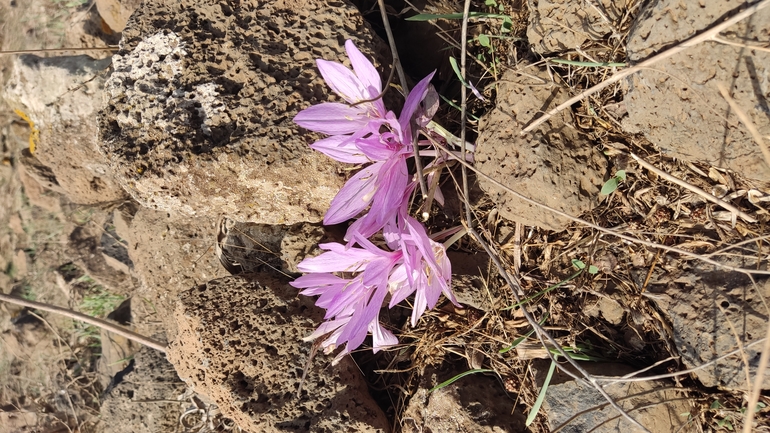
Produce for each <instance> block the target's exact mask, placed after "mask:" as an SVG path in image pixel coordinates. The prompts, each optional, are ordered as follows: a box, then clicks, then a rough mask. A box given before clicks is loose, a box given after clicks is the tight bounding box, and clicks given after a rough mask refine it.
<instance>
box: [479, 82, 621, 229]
mask: <svg viewBox="0 0 770 433" xmlns="http://www.w3.org/2000/svg"><path fill="white" fill-rule="evenodd" d="M527 72H528V74H529V75H530V76H534V75H537V76H542V77H543V81H539V80H536V79H535V78H530V77H526V76H523V75H519V74H518V73H517V72H516V71H513V70H509V71H507V72H506V73H505V75H503V78H502V79H501V80H500V84H499V87H498V93H497V107H495V109H494V110H492V111H491V112H490V113H488V114H486V115H485V116H484V117H483V118H482V119H481V124H480V127H479V131H480V133H479V138H478V141H477V149H476V168H478V169H479V170H480V171H481V172H483V173H485V174H487V175H489V176H491V177H492V178H493V179H496V180H497V181H499V182H501V183H503V184H505V185H507V186H509V187H510V188H511V189H513V190H514V191H516V192H518V193H520V194H522V195H524V196H525V197H529V198H531V199H533V200H535V201H538V202H540V203H543V204H546V205H548V206H550V207H552V208H556V209H559V210H561V211H563V212H566V213H568V214H570V215H573V216H579V215H580V214H581V213H583V212H585V211H587V210H589V209H590V208H591V206H592V205H595V204H596V203H597V200H598V198H599V191H600V189H601V186H602V184H603V182H604V177H605V175H606V171H607V160H606V159H605V157H604V156H603V155H602V154H601V152H599V150H598V149H597V148H596V146H595V145H594V144H593V143H592V142H591V141H590V140H589V139H588V137H586V136H585V135H583V134H581V133H580V132H578V131H577V130H576V129H575V128H573V127H571V126H570V125H569V123H570V121H571V120H570V117H569V114H568V112H566V111H562V112H561V113H559V114H557V115H556V116H554V117H551V118H550V119H549V120H548V121H546V122H545V123H544V124H543V125H541V126H540V127H538V128H537V129H536V130H535V131H533V132H532V133H529V134H527V135H524V136H521V135H519V131H521V128H523V127H524V126H526V125H527V124H529V123H530V122H532V121H533V120H534V119H535V118H536V117H539V116H540V114H542V112H543V111H547V110H548V109H550V107H551V106H556V105H558V104H559V103H561V102H562V101H564V100H566V98H567V97H568V95H566V94H565V92H563V91H562V90H561V89H560V88H559V87H557V86H550V85H548V84H544V83H548V82H549V80H548V75H547V74H546V73H544V72H543V71H538V70H536V69H534V68H529V69H528V70H527ZM544 101H548V102H549V103H550V105H549V106H544V105H543V103H544ZM479 183H480V185H481V188H482V189H483V190H484V191H485V192H486V193H487V194H489V195H490V197H491V198H492V200H494V201H495V202H496V203H497V207H498V209H499V212H500V216H502V217H504V218H506V219H508V220H511V221H516V222H520V223H523V224H525V225H530V226H538V227H542V228H545V229H550V230H556V231H559V230H563V229H564V228H566V227H567V225H568V224H569V222H570V221H569V220H568V219H566V218H563V217H560V216H557V215H555V214H553V213H552V212H549V211H546V210H544V209H542V208H540V207H537V206H534V205H531V204H529V203H526V202H525V201H523V200H521V199H519V198H517V197H515V196H514V195H513V194H511V193H509V192H507V191H505V190H503V189H502V188H499V187H497V186H495V185H493V184H492V183H490V182H486V181H484V180H483V179H480V181H479Z"/></svg>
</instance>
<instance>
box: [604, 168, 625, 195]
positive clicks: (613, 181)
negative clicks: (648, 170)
mask: <svg viewBox="0 0 770 433" xmlns="http://www.w3.org/2000/svg"><path fill="white" fill-rule="evenodd" d="M624 180H626V171H625V170H618V171H617V172H616V173H615V176H613V177H611V178H610V179H609V180H608V181H607V182H604V186H602V191H601V195H610V194H612V193H613V192H615V190H616V189H618V185H619V184H620V182H622V181H624Z"/></svg>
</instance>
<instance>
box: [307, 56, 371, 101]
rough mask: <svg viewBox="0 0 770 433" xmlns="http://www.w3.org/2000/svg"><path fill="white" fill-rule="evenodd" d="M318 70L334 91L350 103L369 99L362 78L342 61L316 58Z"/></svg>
mask: <svg viewBox="0 0 770 433" xmlns="http://www.w3.org/2000/svg"><path fill="white" fill-rule="evenodd" d="M316 65H318V71H319V72H321V75H322V76H323V77H324V80H326V84H328V85H329V87H331V88H332V90H334V93H336V94H338V95H340V96H341V97H342V99H344V100H346V101H348V102H349V103H351V104H352V103H355V102H358V101H363V100H364V99H369V98H368V97H367V95H368V92H366V88H365V87H364V85H363V83H361V80H359V79H358V77H356V75H355V74H354V73H353V71H351V70H350V69H348V68H346V67H345V66H343V65H342V64H341V63H337V62H330V61H328V60H323V59H318V60H316Z"/></svg>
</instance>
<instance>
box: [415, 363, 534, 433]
mask: <svg viewBox="0 0 770 433" xmlns="http://www.w3.org/2000/svg"><path fill="white" fill-rule="evenodd" d="M458 373H461V371H455V372H444V373H442V374H441V375H439V374H437V373H436V372H435V371H433V372H427V373H426V374H425V375H424V376H423V378H422V380H421V383H420V387H419V389H418V390H417V392H416V393H415V394H414V395H413V396H412V398H411V399H410V400H409V403H408V405H407V407H406V410H405V412H404V414H403V415H402V417H401V429H402V430H401V431H402V432H404V433H417V432H425V431H434V432H446V433H461V432H478V433H504V432H512V431H524V430H525V427H524V419H525V417H524V414H522V413H521V412H519V411H516V410H515V409H514V410H512V408H513V407H514V405H515V403H516V402H515V398H511V397H510V396H508V395H507V394H506V392H505V391H504V390H503V388H502V385H501V384H500V382H499V381H497V380H496V379H494V378H492V377H486V376H483V375H480V374H475V375H473V376H470V377H466V378H465V379H461V380H460V381H458V382H455V383H453V384H451V385H449V386H445V387H443V388H441V389H438V390H436V391H433V392H432V393H430V392H428V390H430V389H431V388H433V387H434V386H436V385H437V384H439V383H441V382H443V381H444V380H447V379H449V378H451V377H453V376H455V375H456V374H458Z"/></svg>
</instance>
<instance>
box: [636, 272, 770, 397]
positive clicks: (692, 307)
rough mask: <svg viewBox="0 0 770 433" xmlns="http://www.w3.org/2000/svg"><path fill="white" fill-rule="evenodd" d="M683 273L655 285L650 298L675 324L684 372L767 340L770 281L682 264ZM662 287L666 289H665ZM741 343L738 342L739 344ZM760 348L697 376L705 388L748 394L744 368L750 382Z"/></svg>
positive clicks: (767, 384) (767, 385)
mask: <svg viewBox="0 0 770 433" xmlns="http://www.w3.org/2000/svg"><path fill="white" fill-rule="evenodd" d="M726 264H729V265H732V266H738V267H744V268H752V267H753V266H754V265H755V263H753V262H752V261H750V260H746V261H742V260H738V259H734V260H729V261H727V263H726ZM681 267H682V268H683V269H684V270H682V271H680V273H679V274H672V275H668V276H667V277H665V279H664V280H662V281H653V282H652V283H651V284H650V286H649V297H650V298H651V299H653V300H654V301H655V303H657V304H658V307H659V308H660V310H661V311H662V312H663V313H664V314H665V315H666V316H667V318H668V320H669V321H670V323H671V328H672V333H673V340H674V344H675V345H676V348H677V350H678V351H679V354H680V355H681V359H682V362H683V364H684V366H685V367H686V368H694V367H700V366H702V365H703V364H705V363H707V362H711V361H714V360H715V359H716V358H719V357H721V356H723V355H726V354H727V353H729V352H732V351H735V350H736V349H738V346H739V343H740V345H741V346H743V345H748V344H750V343H756V342H757V340H759V339H760V338H762V337H764V335H765V331H766V329H767V320H768V312H767V308H766V306H765V304H764V302H765V301H764V299H768V297H770V279H768V278H767V277H758V276H755V277H754V282H755V283H756V284H754V283H752V281H751V279H750V278H749V277H748V276H746V275H744V274H742V273H739V272H730V271H726V270H724V269H715V268H714V267H713V266H712V265H707V264H700V263H698V264H696V265H695V266H692V267H690V266H688V265H686V264H685V265H683V266H681ZM661 283H662V284H661ZM737 339H740V342H739V341H737ZM761 351H762V346H761V345H760V344H754V345H752V346H750V347H745V348H744V349H743V350H742V354H741V353H736V354H735V355H734V356H730V357H727V358H725V359H721V360H719V361H717V362H715V363H713V364H711V365H708V366H707V367H704V368H699V369H698V370H695V371H694V372H693V373H692V374H694V375H695V376H696V377H697V378H698V379H699V380H700V381H701V382H702V383H703V384H704V385H706V386H709V387H712V386H718V387H720V388H722V389H727V390H733V391H735V390H737V391H740V392H748V386H747V383H746V365H745V363H744V361H743V359H742V358H743V356H745V357H746V360H747V361H748V365H749V373H750V376H751V380H752V387H753V380H754V378H755V377H756V375H757V365H758V364H759V357H760V355H761V354H762V353H761ZM762 389H770V376H767V375H765V377H764V381H763V382H762Z"/></svg>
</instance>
